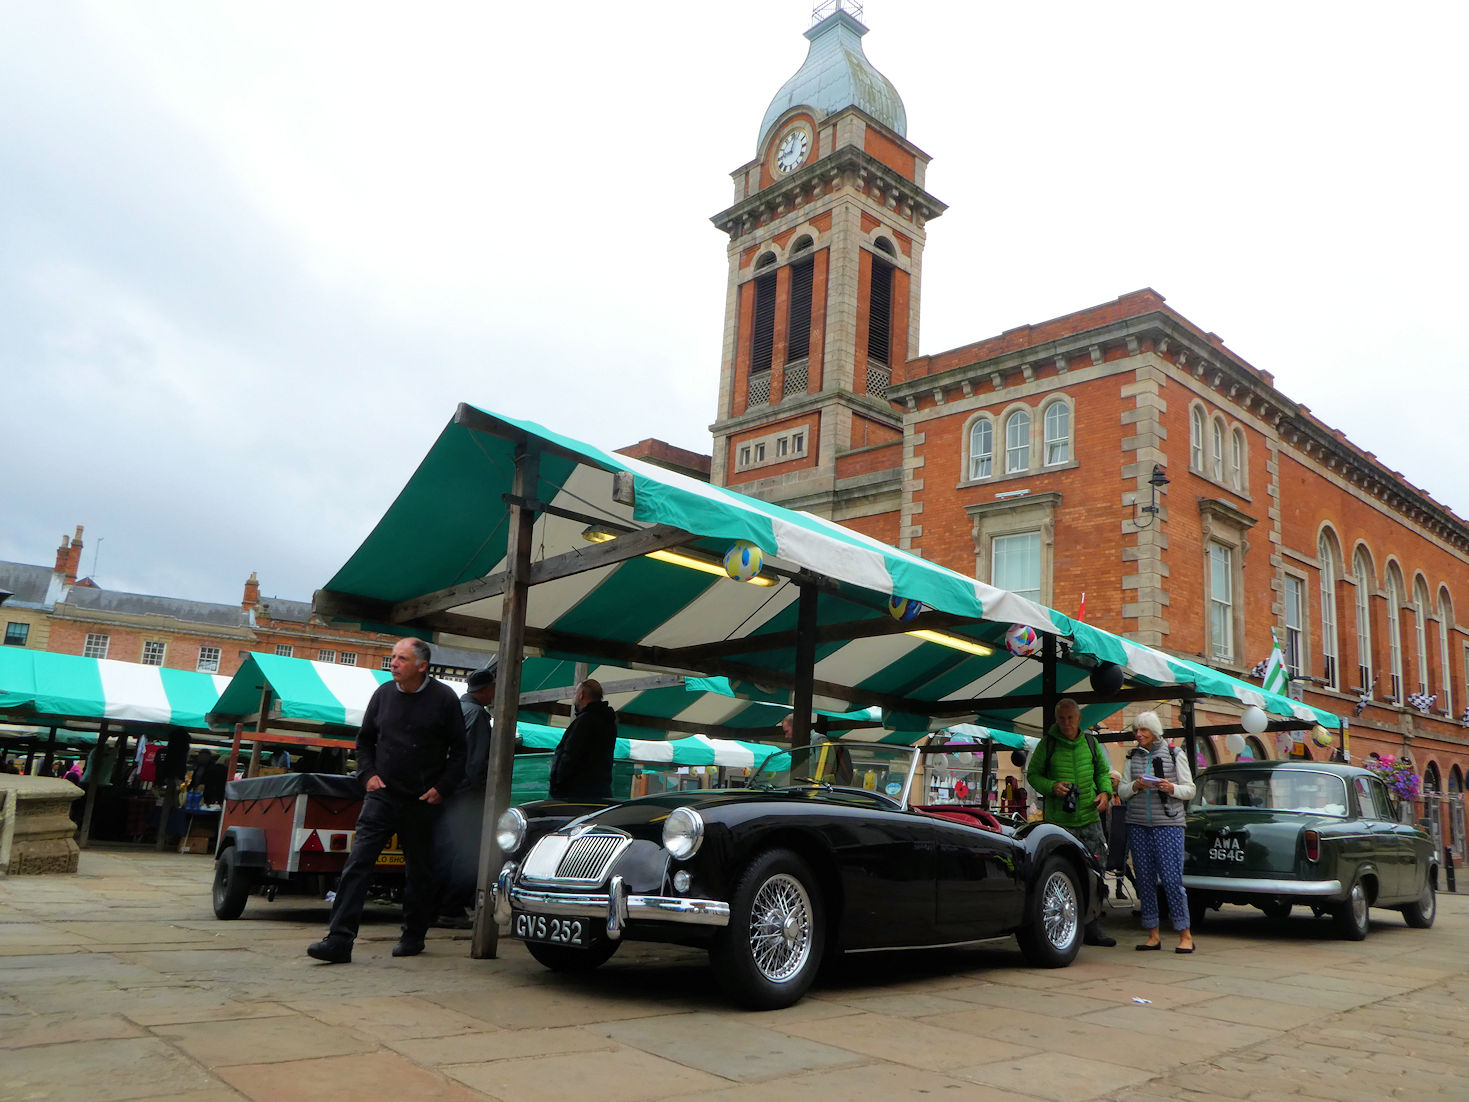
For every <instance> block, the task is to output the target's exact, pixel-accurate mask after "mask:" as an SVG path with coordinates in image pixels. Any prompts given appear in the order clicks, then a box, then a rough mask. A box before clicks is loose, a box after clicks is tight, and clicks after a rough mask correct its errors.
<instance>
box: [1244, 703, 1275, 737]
mask: <svg viewBox="0 0 1469 1102" xmlns="http://www.w3.org/2000/svg"><path fill="white" fill-rule="evenodd" d="M1269 723H1270V720H1269V719H1267V718H1266V717H1265V712H1264V711H1263V710H1262V709H1260V708H1257V707H1256V706H1255V705H1253V704H1251V705H1250V706H1249V707H1248V708H1246V709H1245V710H1244V713H1243V714H1242V715H1241V716H1240V717H1239V725H1240V726H1241V727H1243V728H1244V729H1245V730H1246V731H1248V732H1249V733H1250V734H1252V735H1258V734H1259V733H1260V732H1261V731H1263V730H1265V728H1266V726H1267V725H1268V724H1269Z"/></svg>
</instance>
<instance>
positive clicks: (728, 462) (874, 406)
mask: <svg viewBox="0 0 1469 1102" xmlns="http://www.w3.org/2000/svg"><path fill="white" fill-rule="evenodd" d="M861 14H862V9H861V7H860V6H859V5H857V4H855V3H853V2H852V0H828V2H827V3H825V4H823V5H822V6H821V7H819V8H817V9H816V12H815V13H814V16H813V25H812V27H811V29H810V30H808V31H807V32H806V37H807V38H808V39H809V40H810V42H811V45H810V49H809V52H808V53H807V55H806V61H805V63H804V64H803V65H802V66H801V68H800V70H799V71H798V72H797V73H796V75H795V76H793V77H791V79H790V80H788V81H786V83H785V85H784V86H783V87H782V88H781V89H780V91H779V92H777V93H776V95H775V98H774V99H773V100H772V101H771V104H770V107H769V109H768V110H767V111H766V112H765V118H764V120H763V121H762V122H761V124H760V135H759V140H758V141H757V143H756V153H755V159H754V160H752V161H750V162H749V163H748V164H746V165H743V166H741V167H740V168H738V169H736V170H735V171H734V173H732V176H733V178H734V205H733V206H731V207H730V208H729V209H728V210H725V211H723V212H721V213H720V214H717V215H715V216H714V219H713V221H714V224H715V225H716V226H718V227H719V228H720V229H721V230H724V231H725V232H726V233H727V234H728V235H729V283H728V289H727V296H726V304H725V323H724V354H723V361H722V365H721V368H720V378H719V411H718V417H717V420H716V421H715V423H714V424H713V425H712V426H710V429H711V431H712V432H713V434H714V459H713V470H712V472H711V473H712V478H713V481H714V482H716V483H718V484H721V485H726V486H730V487H732V488H734V489H738V490H740V491H742V492H744V493H748V494H752V495H754V496H756V497H760V498H764V499H766V500H769V501H775V502H779V503H780V504H782V505H786V506H789V507H791V508H797V509H807V510H810V511H811V512H813V513H816V514H818V515H820V516H824V517H829V518H830V519H832V520H836V521H839V522H841V523H844V524H849V525H851V526H852V527H854V528H857V529H859V530H861V531H864V532H867V533H869V534H871V535H874V536H878V537H879V538H882V539H885V540H887V541H889V542H891V543H893V544H897V543H898V541H899V540H898V537H899V532H898V511H899V504H900V499H901V494H902V477H901V468H902V448H903V428H902V416H901V413H900V411H899V409H898V407H897V406H895V405H894V404H893V403H892V402H891V401H889V399H888V384H889V380H890V378H891V375H892V371H893V368H894V367H895V366H896V365H899V364H902V363H903V362H904V361H906V360H907V359H909V358H911V357H912V356H915V355H917V352H918V306H919V287H920V284H921V274H922V270H923V245H924V233H925V226H926V225H927V223H928V220H929V219H930V218H935V217H937V216H938V215H939V214H941V213H942V212H943V210H944V204H943V203H940V202H939V201H938V200H937V199H935V198H934V197H933V196H932V195H930V194H928V192H927V191H925V190H924V175H925V171H926V168H927V165H928V160H929V158H928V155H927V154H925V153H924V152H923V151H922V150H921V149H919V148H918V147H917V146H915V145H913V144H912V143H911V142H909V141H908V139H907V116H906V113H905V112H904V110H903V101H902V99H901V98H899V96H898V92H897V90H896V89H895V88H894V87H893V85H892V83H891V82H890V81H889V80H888V79H887V78H886V77H885V76H883V75H882V74H881V73H879V72H878V71H877V70H876V69H875V68H873V66H872V64H871V62H869V61H868V60H867V58H866V56H865V55H864V53H863V50H862V36H863V35H865V34H866V33H867V28H866V27H865V26H863V25H862V23H861V22H860V16H861Z"/></svg>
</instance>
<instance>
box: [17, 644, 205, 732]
mask: <svg viewBox="0 0 1469 1102" xmlns="http://www.w3.org/2000/svg"><path fill="white" fill-rule="evenodd" d="M229 681H230V679H229V678H228V677H224V676H222V675H219V674H208V673H195V672H193V671H191V670H174V669H169V668H167V667H164V666H143V665H139V664H137V663H134V662H118V661H114V660H113V659H109V658H82V657H79V656H78V655H74V654H52V653H50V652H48V651H31V650H20V649H18V648H11V647H6V648H3V649H0V713H6V714H10V715H14V716H24V717H26V718H28V719H36V720H56V721H58V722H65V721H68V720H94V719H96V720H102V719H106V720H117V721H121V722H131V723H158V724H171V725H174V726H178V727H187V728H190V729H192V730H198V731H205V730H208V724H207V722H206V721H205V718H204V717H205V714H206V713H207V712H208V711H209V710H210V709H211V708H213V707H214V704H215V701H217V700H218V699H219V694H220V693H221V692H223V691H224V688H225V686H226V685H228V684H229Z"/></svg>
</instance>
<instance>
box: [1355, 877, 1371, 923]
mask: <svg viewBox="0 0 1469 1102" xmlns="http://www.w3.org/2000/svg"><path fill="white" fill-rule="evenodd" d="M1352 918H1353V920H1354V921H1355V922H1356V923H1357V925H1358V926H1361V925H1362V924H1363V923H1365V922H1366V921H1367V893H1366V892H1364V891H1363V890H1362V885H1361V884H1357V885H1354V886H1353V887H1352Z"/></svg>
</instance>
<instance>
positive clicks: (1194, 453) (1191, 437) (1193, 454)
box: [1188, 406, 1204, 471]
mask: <svg viewBox="0 0 1469 1102" xmlns="http://www.w3.org/2000/svg"><path fill="white" fill-rule="evenodd" d="M1188 465H1189V466H1190V467H1192V468H1193V469H1194V470H1196V471H1202V470H1203V469H1204V411H1203V410H1202V409H1200V408H1199V407H1198V406H1194V408H1193V409H1192V410H1191V411H1190V413H1189V417H1188Z"/></svg>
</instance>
